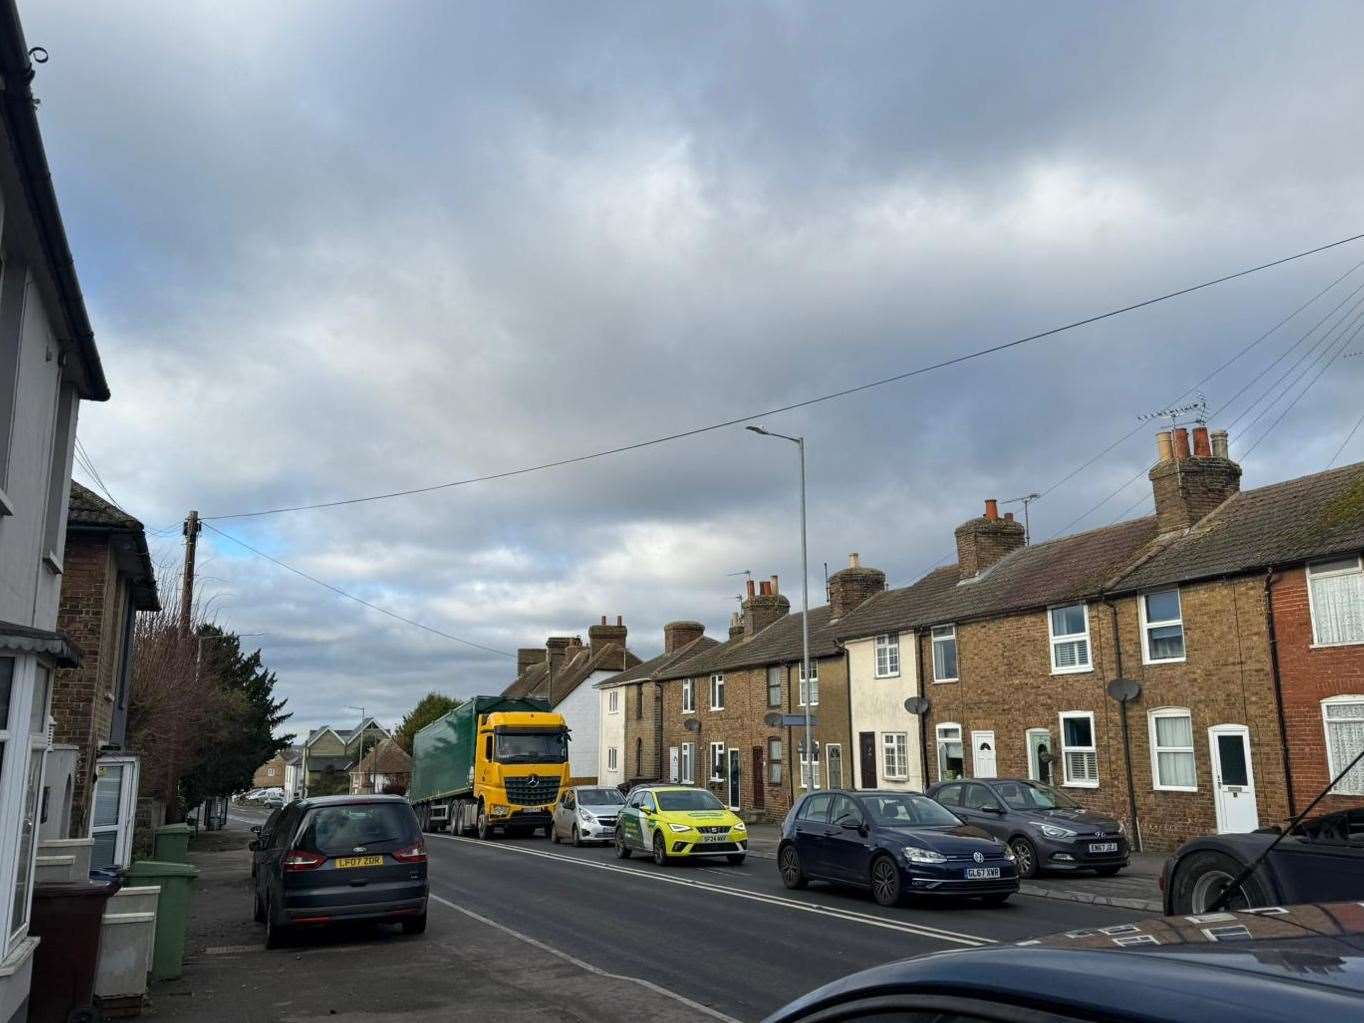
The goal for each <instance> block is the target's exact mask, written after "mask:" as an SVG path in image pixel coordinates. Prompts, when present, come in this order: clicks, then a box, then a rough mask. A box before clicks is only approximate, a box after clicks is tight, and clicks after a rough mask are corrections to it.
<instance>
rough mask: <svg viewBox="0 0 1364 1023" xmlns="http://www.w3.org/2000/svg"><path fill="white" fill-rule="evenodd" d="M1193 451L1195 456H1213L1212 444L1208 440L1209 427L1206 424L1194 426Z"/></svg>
mask: <svg viewBox="0 0 1364 1023" xmlns="http://www.w3.org/2000/svg"><path fill="white" fill-rule="evenodd" d="M1193 453H1194V457H1195V458H1211V457H1212V444H1211V442H1209V440H1208V428H1207V427H1206V426H1201V425H1200V426H1195V427H1194V431H1193Z"/></svg>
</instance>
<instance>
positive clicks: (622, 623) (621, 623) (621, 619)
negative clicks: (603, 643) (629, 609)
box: [616, 615, 625, 625]
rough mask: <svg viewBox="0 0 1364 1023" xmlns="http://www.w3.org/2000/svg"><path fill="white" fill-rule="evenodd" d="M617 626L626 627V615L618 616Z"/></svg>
mask: <svg viewBox="0 0 1364 1023" xmlns="http://www.w3.org/2000/svg"><path fill="white" fill-rule="evenodd" d="M616 624H617V625H624V624H625V616H624V615H616Z"/></svg>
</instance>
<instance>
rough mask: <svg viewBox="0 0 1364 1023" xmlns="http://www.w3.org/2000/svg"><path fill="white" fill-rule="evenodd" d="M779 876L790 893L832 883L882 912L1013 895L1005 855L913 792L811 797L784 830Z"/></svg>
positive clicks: (1001, 847)
mask: <svg viewBox="0 0 1364 1023" xmlns="http://www.w3.org/2000/svg"><path fill="white" fill-rule="evenodd" d="M777 868H778V870H780V871H781V879H782V883H784V884H785V885H786V887H788V888H804V887H805V885H806V883H807V882H808V881H812V880H818V881H832V882H834V883H836V884H849V885H856V886H858V887H860V888H867V889H870V891H871V893H872V897H873V898H875V899H876V901H877V902H879V903H880V904H881V905H883V906H893V905H895V904H896V903H898V902H900V901H901V900H902V899H903V898H904V897H905V896H906V895H957V896H970V897H976V898H981V899H984V900H985V901H986V902H990V903H995V904H998V903H1002V902H1004V901H1006V900H1007V899H1008V898H1009V896H1010V895H1012V894H1013V893H1014V892H1016V891H1018V870H1017V867H1016V865H1015V863H1014V854H1013V853H1012V852H1011V851H1010V849H1009V847H1008V846H1007V845H1005V844H1004V843H1003V842H1001V841H999V840H998V839H996V838H994V837H992V836H991V835H989V834H988V833H986V832H984V831H982V830H981V829H980V828H976V827H972V826H971V825H969V824H966V823H964V822H963V821H962V820H961V819H960V818H958V817H956V816H954V815H953V814H952V813H950V812H949V811H947V810H945V809H944V808H943V807H942V806H940V805H939V804H938V803H936V802H934V801H933V800H932V799H929V798H928V797H927V796H925V795H922V794H920V793H918V792H840V791H835V792H815V793H812V794H810V795H808V796H806V797H805V798H804V799H802V800H801V801H800V802H798V803H797V804H796V805H795V806H794V807H793V808H792V809H791V812H790V813H788V814H787V815H786V820H785V822H784V823H783V824H782V835H781V843H780V844H779V845H778V847H777Z"/></svg>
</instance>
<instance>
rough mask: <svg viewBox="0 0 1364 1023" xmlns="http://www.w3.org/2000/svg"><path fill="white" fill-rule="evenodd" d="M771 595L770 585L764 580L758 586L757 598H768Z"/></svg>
mask: <svg viewBox="0 0 1364 1023" xmlns="http://www.w3.org/2000/svg"><path fill="white" fill-rule="evenodd" d="M771 594H772V584H771V583H770V582H768V581H767V580H766V579H764V580H763V581H762V582H760V583H759V584H758V596H760V597H768V596H771Z"/></svg>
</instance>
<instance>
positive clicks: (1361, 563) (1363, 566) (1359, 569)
mask: <svg viewBox="0 0 1364 1023" xmlns="http://www.w3.org/2000/svg"><path fill="white" fill-rule="evenodd" d="M1345 560H1347V559H1346V558H1332V559H1330V561H1326V562H1317V564H1319V565H1320V564H1330V563H1332V562H1336V561H1345ZM1354 562H1355V564H1354V568H1336V569H1331V570H1329V571H1324V572H1323V571H1319V570H1317V571H1314V570H1313V568H1312V566H1311V565H1308V566H1307V570H1306V582H1307V609H1308V613H1309V614H1310V615H1311V617H1312V643H1311V646H1312V648H1313V649H1315V648H1317V647H1327V648H1329V647H1337V646H1359V645H1360V643H1361V642H1364V640H1353V639H1350V640H1346V641H1345V642H1343V643H1322V642H1320V641H1319V640H1318V639H1317V604H1316V598H1315V597H1314V596H1313V594H1312V580H1313V579H1314V578H1316V579H1322V578H1326V579H1329V578H1332V577H1335V576H1346V575H1355V574H1364V555H1360V556H1356V557H1355V559H1354ZM1332 777H1335V776H1334V775H1332Z"/></svg>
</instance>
